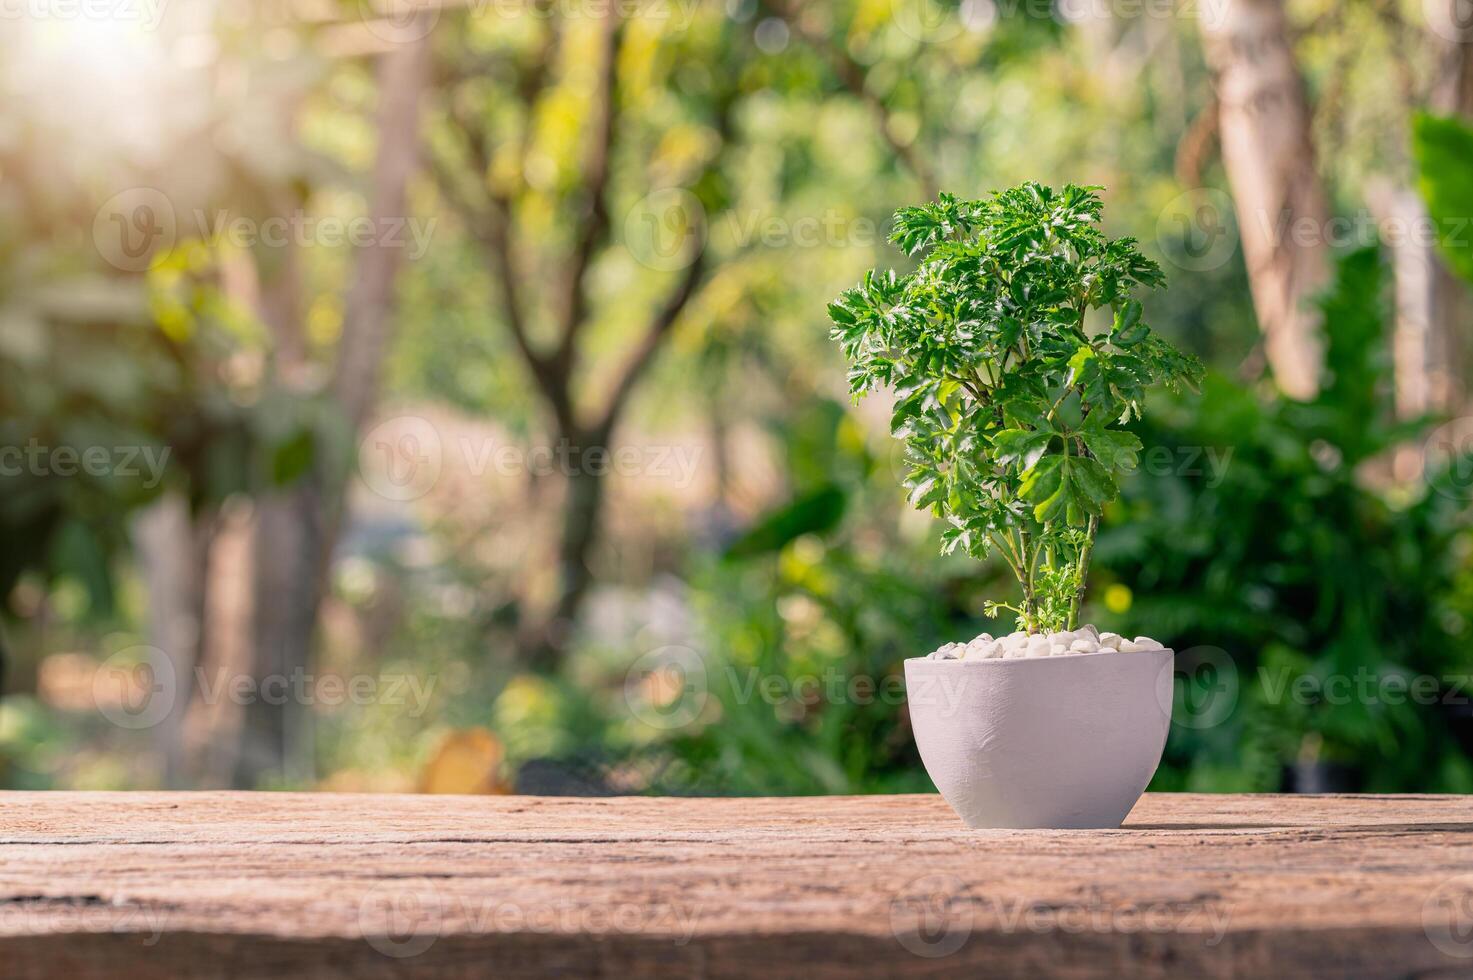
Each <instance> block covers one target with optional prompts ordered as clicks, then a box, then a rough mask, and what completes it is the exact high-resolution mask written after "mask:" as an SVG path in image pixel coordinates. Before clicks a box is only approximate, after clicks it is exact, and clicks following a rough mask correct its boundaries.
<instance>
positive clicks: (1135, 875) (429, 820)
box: [0, 793, 1473, 980]
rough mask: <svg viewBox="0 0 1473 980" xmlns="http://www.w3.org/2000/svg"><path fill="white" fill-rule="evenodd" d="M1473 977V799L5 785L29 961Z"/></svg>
mask: <svg viewBox="0 0 1473 980" xmlns="http://www.w3.org/2000/svg"><path fill="white" fill-rule="evenodd" d="M548 973H560V974H562V975H571V976H587V975H595V974H596V975H600V976H611V977H626V976H627V977H639V976H650V975H656V974H659V975H670V976H682V977H728V976H729V977H762V976H802V977H804V978H806V980H818V978H823V977H830V976H848V975H857V974H874V975H886V976H899V975H905V976H1027V977H1035V976H1046V975H1054V976H1167V975H1181V976H1204V975H1205V976H1295V975H1320V976H1326V975H1330V976H1409V975H1413V974H1415V975H1418V976H1473V802H1470V799H1469V798H1466V797H1452V796H1339V797H1302V796H1299V797H1292V796H1189V795H1150V796H1147V797H1146V798H1145V799H1143V800H1142V801H1141V803H1140V804H1139V805H1138V806H1137V807H1136V808H1135V811H1134V812H1133V813H1132V814H1131V816H1130V819H1129V821H1128V822H1127V824H1126V826H1125V828H1124V829H1122V830H1118V831H968V830H965V829H964V828H963V827H962V826H961V824H960V823H959V822H958V821H957V819H956V817H955V816H954V815H953V814H952V813H951V811H950V810H949V809H948V808H947V806H946V804H945V803H943V802H942V801H941V799H940V798H939V797H934V796H876V797H842V798H834V797H830V798H806V799H720V800H716V799H646V798H624V799H560V798H546V797H507V796H503V797H444V796H438V797H436V796H349V795H305V794H266V793H261V794H248V793H191V794H184V793H131V794H108V793H0V976H4V977H71V978H87V977H103V976H106V977H110V978H133V977H166V976H167V977H174V976H262V977H273V978H282V977H290V976H309V975H310V976H342V977H347V976H354V977H374V976H394V975H411V976H424V977H437V978H438V977H461V976H464V977H497V978H500V977H521V976H533V975H543V974H548Z"/></svg>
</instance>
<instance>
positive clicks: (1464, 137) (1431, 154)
mask: <svg viewBox="0 0 1473 980" xmlns="http://www.w3.org/2000/svg"><path fill="white" fill-rule="evenodd" d="M1412 152H1413V154H1414V155H1415V156H1416V158H1417V167H1418V169H1419V170H1420V171H1421V173H1420V179H1419V185H1420V187H1421V191H1422V197H1423V198H1424V199H1425V200H1426V201H1427V211H1428V213H1429V214H1430V215H1431V216H1432V220H1433V222H1434V224H1435V225H1436V227H1437V229H1438V235H1437V244H1438V246H1439V247H1440V248H1441V249H1442V254H1443V255H1444V256H1445V257H1446V258H1447V262H1448V265H1450V266H1452V268H1453V270H1454V271H1456V272H1457V273H1458V275H1460V276H1462V277H1463V278H1464V279H1466V280H1467V281H1469V282H1473V244H1470V243H1469V235H1468V230H1467V229H1468V222H1469V220H1470V218H1473V183H1470V182H1469V180H1468V161H1469V160H1473V128H1470V127H1469V126H1468V124H1467V123H1465V122H1463V121H1462V120H1460V119H1458V118H1456V117H1453V116H1445V117H1444V116H1432V115H1428V114H1426V113H1422V114H1420V115H1418V116H1417V117H1416V119H1415V120H1414V121H1413V123H1412Z"/></svg>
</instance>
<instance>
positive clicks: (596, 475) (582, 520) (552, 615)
mask: <svg viewBox="0 0 1473 980" xmlns="http://www.w3.org/2000/svg"><path fill="white" fill-rule="evenodd" d="M570 442H571V444H572V445H573V446H574V447H576V449H577V456H576V457H573V459H572V465H571V466H570V467H569V470H568V474H567V477H566V480H565V483H564V486H563V494H564V497H563V519H562V522H561V527H562V538H561V540H560V541H559V542H558V592H557V597H556V598H555V600H554V601H553V604H552V607H551V609H550V610H549V611H548V613H547V617H546V619H544V620H542V621H540V622H538V623H537V624H536V625H535V626H534V627H533V629H532V631H531V632H530V635H528V636H527V637H526V638H524V641H523V653H522V659H523V660H524V662H525V663H527V665H528V666H530V667H532V668H533V669H534V670H541V671H551V670H552V669H554V668H555V667H556V666H557V664H558V661H559V657H560V655H561V653H562V651H563V650H564V649H566V647H567V641H568V638H569V636H570V634H571V633H572V630H573V627H574V625H575V624H576V621H577V617H578V610H579V608H580V607H581V606H582V604H583V599H584V598H585V597H586V596H587V594H588V589H589V586H591V585H592V584H593V570H592V569H591V568H590V567H589V565H588V560H589V558H590V556H591V555H592V554H593V549H594V546H595V545H596V544H597V543H598V531H599V527H600V525H601V523H602V521H601V518H602V514H603V506H604V490H605V482H606V479H607V467H606V466H594V467H590V466H589V465H588V463H587V459H588V454H589V450H590V449H594V450H595V451H597V450H602V451H604V452H605V453H607V452H608V448H609V439H608V438H607V437H593V436H584V437H582V438H580V439H572V440H570Z"/></svg>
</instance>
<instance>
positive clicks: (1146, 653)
mask: <svg viewBox="0 0 1473 980" xmlns="http://www.w3.org/2000/svg"><path fill="white" fill-rule="evenodd" d="M1163 654H1171V655H1172V656H1175V655H1176V651H1175V650H1173V649H1171V648H1170V647H1162V648H1161V649H1160V650H1130V651H1128V652H1122V651H1120V650H1096V651H1094V652H1092V653H1060V654H1057V655H1054V654H1050V655H1049V656H1047V657H988V658H986V659H985V660H983V659H978V660H959V659H956V658H945V659H942V658H937V659H934V660H933V659H932V658H930V657H906V658H905V662H906V663H908V664H912V663H923V664H955V665H957V666H963V667H969V666H972V665H982V664H1026V663H1043V662H1045V661H1049V660H1078V659H1079V658H1081V657H1150V656H1156V657H1159V656H1161V655H1163Z"/></svg>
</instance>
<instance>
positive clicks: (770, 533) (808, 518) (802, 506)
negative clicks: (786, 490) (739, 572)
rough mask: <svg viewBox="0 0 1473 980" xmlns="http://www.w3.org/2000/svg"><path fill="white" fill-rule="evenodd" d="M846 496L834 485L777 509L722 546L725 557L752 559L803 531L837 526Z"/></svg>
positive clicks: (818, 530) (801, 533)
mask: <svg viewBox="0 0 1473 980" xmlns="http://www.w3.org/2000/svg"><path fill="white" fill-rule="evenodd" d="M847 504H848V496H847V495H846V494H845V493H844V491H843V490H841V489H840V488H838V487H836V486H827V487H821V488H819V489H818V490H815V491H814V492H813V493H810V494H807V495H805V496H802V497H799V498H798V499H796V500H794V501H792V502H791V503H789V504H786V505H785V506H783V507H780V508H778V509H777V510H775V511H773V512H772V513H770V514H768V515H767V516H766V517H764V518H763V519H762V520H760V521H759V522H758V523H757V524H756V525H755V526H754V527H753V528H752V529H751V530H749V531H748V532H747V533H746V534H744V535H742V536H741V537H740V538H738V539H737V540H736V541H734V542H732V544H731V545H730V546H729V547H728V548H727V549H726V555H725V557H726V558H729V559H731V558H752V557H755V556H757V555H763V554H770V553H771V552H774V551H779V550H781V549H782V547H783V546H784V545H786V544H787V543H788V542H790V541H793V540H794V539H796V538H799V537H802V536H803V535H805V534H822V533H824V532H825V531H829V530H831V529H833V528H834V527H836V526H838V524H839V521H840V520H841V519H842V518H843V517H844V510H845V507H846V506H847Z"/></svg>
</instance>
